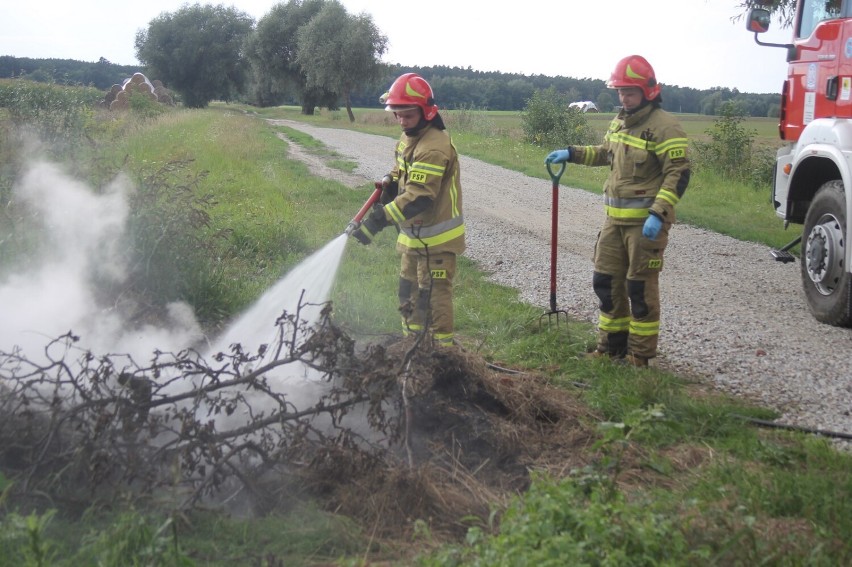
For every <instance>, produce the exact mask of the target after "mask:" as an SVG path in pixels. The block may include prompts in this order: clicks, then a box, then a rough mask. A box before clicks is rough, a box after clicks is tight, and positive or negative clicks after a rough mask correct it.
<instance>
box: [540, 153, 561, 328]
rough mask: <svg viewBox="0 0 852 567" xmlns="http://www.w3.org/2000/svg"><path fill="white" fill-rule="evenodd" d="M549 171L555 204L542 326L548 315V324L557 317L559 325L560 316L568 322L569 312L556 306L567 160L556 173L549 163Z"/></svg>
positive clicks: (551, 225)
mask: <svg viewBox="0 0 852 567" xmlns="http://www.w3.org/2000/svg"><path fill="white" fill-rule="evenodd" d="M546 165H547V173H549V174H550V179H552V180H553V206H552V211H551V220H550V311H548V312H547V313H545V314H544V315H542V316H541V317H539V319H538V325H539V327H541V326H542V323H543V320H544V318H545V317H547V321H548V324H551V322H552V321H553V320H554V319H555V320H556V325H557V326H559V316H560V315H563V316H564V317H565V322H566V323H568V312H567V311H565V310H564V309H557V308H556V238H557V232H558V231H557V227H558V225H559V178H560V177H562V174H563V173H564V172H565V162H564V161H563V162H562V167H560V168H559V171H557V172H556V173H554V172H553V169H551V167H550V165H551V164H550V163H547V164H546Z"/></svg>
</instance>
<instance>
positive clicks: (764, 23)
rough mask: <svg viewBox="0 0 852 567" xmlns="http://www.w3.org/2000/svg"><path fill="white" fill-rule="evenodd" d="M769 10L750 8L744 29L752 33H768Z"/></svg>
mask: <svg viewBox="0 0 852 567" xmlns="http://www.w3.org/2000/svg"><path fill="white" fill-rule="evenodd" d="M770 19H771V18H770V14H769V10H766V9H764V8H752V9H751V10H750V11H749V13H748V19H747V21H746V27H747V28H748V30H749V31H753V32H754V33H764V32H767V31H769V20H770Z"/></svg>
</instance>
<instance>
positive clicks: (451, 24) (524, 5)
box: [0, 0, 790, 93]
mask: <svg viewBox="0 0 852 567" xmlns="http://www.w3.org/2000/svg"><path fill="white" fill-rule="evenodd" d="M341 1H342V4H343V5H344V6H345V7H346V9H347V11H348V12H349V13H350V14H361V13H366V14H369V15H371V16H372V17H373V21H374V22H375V24H376V25H377V27H378V28H379V30H380V31H381V33H382V34H383V35H385V36H386V37H387V38H388V50H387V52H386V53H385V55H384V56H383V58H382V59H383V61H385V62H387V63H398V64H401V65H403V66H420V67H428V66H432V65H446V66H450V67H461V68H468V67H470V68H471V69H474V70H477V71H499V72H503V73H519V74H523V75H548V76H557V75H559V76H565V77H573V78H578V79H583V78H591V79H602V80H606V79H607V78H608V77H609V73H610V72H611V71H612V69H613V68H614V67H615V64H616V63H617V62H618V60H619V59H621V58H622V57H624V56H626V55H630V54H634V53H636V54H639V55H643V56H644V57H645V58H646V59H648V61H649V62H650V63H651V65H652V66H653V67H654V70H655V72H656V75H657V80H658V81H660V82H661V83H663V84H664V85H666V84H668V85H674V86H680V87H691V88H695V89H702V90H703V89H709V88H712V87H727V88H731V89H738V90H739V91H741V92H747V93H775V92H779V91H780V88H781V84H782V82H783V80H784V79H785V77H786V61H785V51H784V50H783V49H779V48H772V47H761V46H758V45H757V44H755V42H754V34H753V33H751V32H748V31H747V30H746V29H745V23H744V22H743V21H742V20H739V21H736V22H733V21H732V17H734V16H736V15H737V14H738V8H737V6H738V5H739V3H740V2H739V0H654V1H653V2H641V1H638V0H609V1H607V2H577V1H573V2H571V1H566V0H525V1H523V2H510V3H503V2H494V1H491V2H486V1H485V0H468V1H464V0H430V1H429V2H410V3H408V2H404V1H402V0H341ZM193 3H194V2H193ZM199 3H201V4H207V3H209V4H223V5H225V6H233V7H235V8H236V9H237V10H240V11H242V12H245V13H247V14H248V15H249V16H251V17H253V18H254V19H255V20H259V19H260V18H262V17H263V16H264V15H266V14H267V13H268V12H269V10H270V8H271V7H272V6H274V5H275V4H278V3H280V2H278V1H274V0H233V1H228V0H221V1H214V0H210V1H203V0H200V1H199ZM182 4H183V2H181V1H175V0H172V1H169V0H138V1H122V2H116V1H115V0H75V1H73V2H69V1H68V0H42V1H41V2H15V3H14V9H13V8H11V5H12V4H10V3H6V6H4V8H3V9H2V13H0V55H12V56H15V57H31V58H37V59H44V58H58V59H77V60H80V61H97V60H99V59H100V58H101V57H104V58H106V59H108V60H109V61H111V62H113V63H117V64H120V65H134V64H138V61H137V59H136V56H135V50H134V40H135V36H136V32H137V31H138V30H140V29H145V28H147V26H148V23H149V22H150V21H151V20H152V19H154V18H156V17H157V16H158V15H160V14H161V13H163V12H175V11H177V10H178V9H179V8H180V6H181V5H182ZM585 6H588V8H586V7H585ZM772 28H773V29H771V30H770V32H768V33H767V34H763V35H762V36H761V40H762V41H765V42H772V43H786V42H788V41H789V40H790V31H789V30H784V29H781V27H780V25H779V24H778V22H777V21H773V22H772Z"/></svg>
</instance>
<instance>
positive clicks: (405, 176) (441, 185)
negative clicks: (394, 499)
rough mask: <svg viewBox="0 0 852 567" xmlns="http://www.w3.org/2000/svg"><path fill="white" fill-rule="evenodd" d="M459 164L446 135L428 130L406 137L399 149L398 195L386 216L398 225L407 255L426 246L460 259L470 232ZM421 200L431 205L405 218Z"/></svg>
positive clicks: (399, 247) (399, 242)
mask: <svg viewBox="0 0 852 567" xmlns="http://www.w3.org/2000/svg"><path fill="white" fill-rule="evenodd" d="M459 173H460V172H459V159H458V154H457V153H456V149H455V147H454V146H453V144H452V141H451V140H450V136H449V134H448V133H447V132H446V130H441V129H438V128H434V127H433V126H431V125H429V126H426V127H425V128H424V129H423V130H421V131H420V132H419V133H418V134H417V135H416V136H408V135H406V134H404V133H403V134H402V136H401V137H400V139H399V142H398V143H397V146H396V166H395V167H394V169H393V171H391V176H392V177H393V178H394V179H396V180H397V181H398V183H399V194H398V195H397V196H396V198H395V199H394V200H393V201H392V202H391V203H388V204H387V205H386V206H385V217H386V218H387V219H388V220H390V221H392V222H394V223H396V224H397V226H399V229H400V231H399V237H398V238H397V241H396V247H397V250H398V251H399V252H401V253H407V252H411V251H414V250H422V249H423V248H425V247H426V246H428V247H429V250H430V251H434V252H436V253H437V252H452V253H455V254H461V253H462V252H464V249H465V238H464V233H465V227H464V215H463V210H462V191H461V182H460V179H459ZM418 198H427V199H428V200H429V201H431V205H430V206H428V207H426V208H425V210H421V212H419V213H417V214H415V215H413V216H410V217H409V218H406V216H405V215H406V213H407V212H410V210H411V209H407V207H408V206H409V205H411V204H412V203H413V202H414V201H415V200H416V199H418Z"/></svg>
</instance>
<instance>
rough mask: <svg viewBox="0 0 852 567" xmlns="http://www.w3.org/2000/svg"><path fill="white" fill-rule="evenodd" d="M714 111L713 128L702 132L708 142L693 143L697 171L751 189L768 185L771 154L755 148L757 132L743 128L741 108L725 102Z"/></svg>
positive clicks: (743, 112)
mask: <svg viewBox="0 0 852 567" xmlns="http://www.w3.org/2000/svg"><path fill="white" fill-rule="evenodd" d="M718 112H719V117H718V118H717V119H716V120H715V123H714V125H713V127H712V128H708V129H707V130H705V133H706V134H707V135H708V136H709V138H710V140H709V141H701V140H696V141H694V142H693V145H694V147H695V153H696V158H697V159H696V160H695V161H696V165H697V168H698V169H699V170H700V169H707V170H712V171H714V172H715V173H716V174H718V175H720V176H722V177H723V178H725V179H729V180H733V181H741V182H744V183H748V184H750V185H753V186H761V185H764V184H768V183H770V182H771V180H772V170H773V168H774V161H775V160H774V155H773V153H772V151H771V149H769V148H763V147H758V146H756V145H755V137H756V136H757V131H756V130H754V129H747V128H745V126H744V125H743V123H744V122H745V121H746V112H745V109H744V108H743V107H742V106H741V105H740V104H738V103H736V102H733V101H727V102H724V103H722V104H721V105H720V106H719V110H718Z"/></svg>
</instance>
